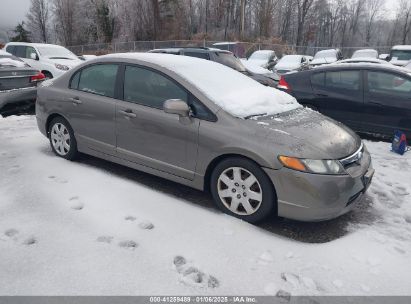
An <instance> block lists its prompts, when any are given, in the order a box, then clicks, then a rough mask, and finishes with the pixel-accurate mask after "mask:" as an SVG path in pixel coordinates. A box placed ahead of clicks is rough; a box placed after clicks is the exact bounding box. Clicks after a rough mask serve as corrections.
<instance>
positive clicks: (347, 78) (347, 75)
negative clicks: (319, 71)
mask: <svg viewBox="0 0 411 304" xmlns="http://www.w3.org/2000/svg"><path fill="white" fill-rule="evenodd" d="M360 77H361V72H360V71H338V72H326V74H325V86H326V87H327V88H331V89H337V90H350V91H359V90H360Z"/></svg>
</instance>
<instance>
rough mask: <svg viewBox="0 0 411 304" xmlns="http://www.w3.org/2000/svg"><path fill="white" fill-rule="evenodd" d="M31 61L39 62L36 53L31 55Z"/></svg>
mask: <svg viewBox="0 0 411 304" xmlns="http://www.w3.org/2000/svg"><path fill="white" fill-rule="evenodd" d="M30 59H33V60H39V57H38V56H37V54H36V53H31V54H30Z"/></svg>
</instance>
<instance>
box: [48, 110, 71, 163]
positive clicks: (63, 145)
mask: <svg viewBox="0 0 411 304" xmlns="http://www.w3.org/2000/svg"><path fill="white" fill-rule="evenodd" d="M49 137H50V145H51V148H52V150H53V152H54V153H55V154H56V155H57V156H60V157H62V158H65V159H68V160H73V159H75V158H76V156H77V154H78V152H77V142H76V139H75V137H74V132H73V130H72V128H71V126H70V124H69V123H68V122H67V120H65V119H64V118H62V117H56V118H54V119H53V120H52V121H51V123H50V127H49Z"/></svg>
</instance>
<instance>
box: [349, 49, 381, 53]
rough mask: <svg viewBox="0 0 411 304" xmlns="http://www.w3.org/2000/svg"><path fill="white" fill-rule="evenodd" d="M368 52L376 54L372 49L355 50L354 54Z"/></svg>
mask: <svg viewBox="0 0 411 304" xmlns="http://www.w3.org/2000/svg"><path fill="white" fill-rule="evenodd" d="M369 52H374V53H375V52H376V53H378V51H377V50H374V49H361V50H356V51H355V52H354V53H369Z"/></svg>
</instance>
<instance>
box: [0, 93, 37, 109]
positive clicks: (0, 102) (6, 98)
mask: <svg viewBox="0 0 411 304" xmlns="http://www.w3.org/2000/svg"><path fill="white" fill-rule="evenodd" d="M36 95H37V87H29V88H21V89H15V90H8V91H0V114H4V113H6V112H7V113H9V112H13V111H15V110H18V109H19V108H23V107H24V108H25V107H27V106H30V105H34V104H35V100H36Z"/></svg>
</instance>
